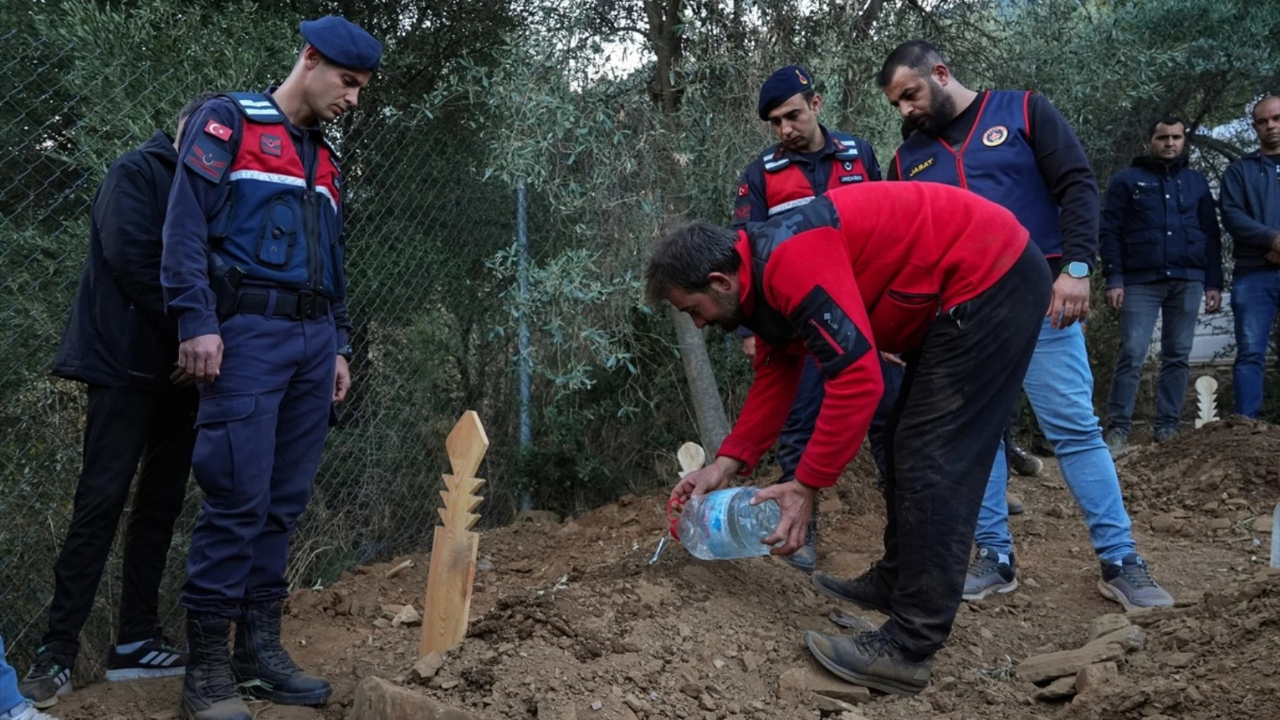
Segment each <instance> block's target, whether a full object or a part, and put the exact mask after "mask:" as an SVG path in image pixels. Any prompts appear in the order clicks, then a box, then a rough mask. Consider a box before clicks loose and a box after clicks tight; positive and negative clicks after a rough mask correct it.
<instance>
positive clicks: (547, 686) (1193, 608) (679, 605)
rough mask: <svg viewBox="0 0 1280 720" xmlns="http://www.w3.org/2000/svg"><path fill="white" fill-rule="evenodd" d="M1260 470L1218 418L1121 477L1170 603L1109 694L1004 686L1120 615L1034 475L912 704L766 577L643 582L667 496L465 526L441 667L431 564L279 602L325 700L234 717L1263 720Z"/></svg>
mask: <svg viewBox="0 0 1280 720" xmlns="http://www.w3.org/2000/svg"><path fill="white" fill-rule="evenodd" d="M864 460H865V458H862V457H861V456H860V461H859V463H858V464H855V467H854V469H853V470H852V471H851V472H849V473H846V475H845V477H844V478H842V480H841V482H840V484H839V485H838V486H837V487H836V488H834V489H832V490H828V491H826V492H824V494H823V497H822V502H821V503H820V505H819V508H820V513H819V543H818V547H819V558H818V563H819V567H820V569H822V570H824V571H827V572H832V573H835V574H839V575H845V576H852V575H857V574H859V573H861V572H862V571H863V570H865V569H866V567H867V564H868V563H870V562H871V561H872V560H874V559H876V557H878V555H879V551H880V547H881V545H880V543H881V533H882V532H883V527H884V511H883V500H882V498H881V497H880V494H879V493H878V492H877V491H876V490H875V487H874V470H873V469H872V466H871V464H870V462H869V461H864ZM1278 464H1280V431H1277V430H1275V429H1273V428H1271V427H1269V426H1264V425H1259V424H1256V423H1249V422H1240V421H1238V420H1235V419H1231V420H1228V421H1224V422H1222V423H1218V424H1216V425H1214V426H1210V427H1207V428H1205V429H1202V430H1200V431H1197V432H1195V433H1190V434H1188V435H1187V436H1185V437H1179V438H1177V439H1175V440H1174V441H1172V442H1170V443H1167V444H1162V445H1160V446H1153V447H1150V448H1143V449H1140V450H1138V451H1137V452H1135V453H1134V454H1133V455H1131V456H1130V457H1129V458H1128V459H1127V460H1126V462H1125V463H1123V464H1122V466H1121V468H1120V473H1121V478H1122V481H1123V483H1124V485H1125V488H1126V492H1127V494H1128V497H1129V500H1130V509H1131V511H1133V513H1134V515H1135V517H1137V518H1138V519H1140V520H1144V521H1145V522H1136V523H1135V525H1134V528H1135V532H1136V533H1137V535H1138V538H1137V540H1138V544H1139V548H1140V549H1141V550H1142V552H1143V553H1144V555H1145V556H1146V557H1147V558H1148V560H1149V561H1150V562H1151V564H1152V568H1153V569H1154V571H1155V573H1156V577H1157V579H1158V580H1160V582H1161V583H1163V584H1164V586H1165V587H1166V588H1168V589H1169V590H1170V591H1171V592H1172V593H1173V594H1174V597H1175V598H1177V599H1178V601H1179V607H1175V608H1172V609H1169V610H1165V611H1159V612H1152V613H1145V614H1141V615H1133V614H1131V615H1130V616H1129V617H1130V618H1131V619H1132V621H1133V622H1135V623H1138V624H1140V625H1142V626H1143V627H1144V628H1145V630H1146V633H1147V643H1146V647H1145V649H1143V650H1140V651H1137V652H1133V653H1131V654H1128V655H1125V656H1124V657H1121V658H1118V659H1117V660H1116V661H1115V662H1116V665H1115V667H1114V668H1108V667H1105V666H1104V667H1101V668H1095V669H1094V670H1091V671H1090V672H1091V673H1092V674H1093V675H1091V677H1092V676H1094V675H1096V676H1097V677H1101V678H1106V679H1105V680H1104V681H1103V682H1101V683H1094V689H1093V690H1091V691H1087V692H1083V693H1081V694H1080V695H1079V696H1077V697H1076V698H1075V699H1071V700H1065V701H1063V700H1057V701H1053V702H1046V701H1042V700H1039V699H1037V698H1038V697H1040V696H1042V692H1041V688H1039V687H1037V686H1036V685H1033V684H1032V683H1030V682H1027V681H1026V680H1023V679H1020V678H1019V677H1018V674H1017V670H1016V668H1017V666H1018V664H1019V663H1020V662H1021V661H1022V660H1024V659H1026V658H1028V657H1031V656H1034V655H1042V654H1046V653H1052V652H1055V651H1059V650H1069V649H1073V648H1079V647H1081V646H1082V645H1084V644H1085V643H1086V642H1087V641H1088V640H1089V639H1090V638H1091V633H1090V626H1091V624H1093V623H1095V621H1097V619H1098V618H1099V617H1100V616H1103V615H1109V614H1114V613H1116V612H1118V611H1119V606H1118V605H1115V604H1114V603H1112V602H1109V601H1108V600H1105V599H1103V598H1102V597H1101V596H1100V594H1099V592H1098V590H1097V588H1096V583H1097V579H1098V576H1099V569H1098V563H1097V560H1096V559H1095V558H1094V556H1093V554H1092V552H1090V548H1089V541H1088V535H1087V531H1086V529H1085V527H1084V525H1083V523H1082V522H1081V521H1080V518H1079V512H1078V511H1077V510H1076V509H1075V508H1074V505H1073V503H1072V501H1071V496H1070V493H1068V492H1067V490H1066V488H1065V486H1064V485H1063V483H1062V481H1061V478H1060V476H1058V474H1057V468H1056V464H1055V463H1054V462H1052V461H1050V462H1047V463H1046V468H1045V471H1044V472H1043V473H1042V475H1041V477H1038V478H1034V479H1025V478H1018V479H1015V480H1014V485H1013V489H1014V490H1015V491H1016V492H1018V493H1020V494H1022V495H1023V498H1024V501H1025V502H1026V504H1027V507H1028V510H1027V513H1026V514H1025V515H1020V516H1016V517H1014V518H1012V519H1011V524H1012V529H1013V531H1014V535H1015V540H1016V542H1017V544H1018V553H1019V555H1018V560H1019V565H1020V569H1019V581H1020V583H1021V585H1020V587H1019V589H1018V591H1017V592H1016V593H1012V594H1010V595H1002V596H998V597H992V598H988V599H987V600H985V601H983V602H980V603H971V604H970V603H967V604H964V605H962V606H961V608H960V613H959V615H958V616H957V618H956V624H955V628H954V631H953V633H952V636H951V638H950V640H949V641H948V643H947V646H946V647H945V648H944V649H943V650H942V651H941V652H940V653H939V654H938V655H937V657H936V658H935V664H934V675H933V684H932V686H931V687H930V688H929V689H928V690H926V691H925V692H924V693H922V694H921V695H920V696H918V697H916V698H913V699H903V698H897V697H893V696H886V695H881V694H879V693H872V692H869V691H867V690H865V689H863V688H858V687H855V686H852V685H849V684H846V683H844V682H842V681H840V680H838V679H836V678H835V677H834V676H832V675H830V674H829V673H827V672H826V671H825V670H823V669H822V668H821V667H819V666H817V665H816V664H815V663H814V662H813V661H812V660H811V658H810V656H809V653H808V651H807V649H806V648H805V647H804V644H803V641H802V637H803V633H804V632H805V631H807V630H818V631H822V632H827V633H840V632H842V629H841V628H839V627H838V626H836V625H835V624H834V623H833V622H832V621H831V619H830V615H831V613H832V612H833V611H840V612H842V613H849V612H856V610H855V609H854V608H852V607H850V606H847V605H844V606H842V605H840V604H839V603H836V602H834V601H831V600H829V599H827V598H826V597H825V596H819V595H817V594H816V593H815V592H814V591H813V590H812V588H811V586H810V585H809V582H808V578H807V577H806V576H804V575H802V574H801V573H798V572H796V571H795V570H793V569H792V568H790V567H789V566H788V565H786V564H785V563H783V562H781V561H780V560H777V559H774V558H755V559H748V560H741V561H733V562H703V561H699V560H696V559H694V558H692V557H691V556H690V555H689V554H688V553H687V552H685V551H684V549H683V548H682V547H680V546H679V545H678V544H673V545H671V546H670V547H669V548H668V550H667V552H666V553H665V555H664V556H663V557H662V559H661V560H660V561H659V562H658V563H657V564H656V565H652V566H651V565H649V558H650V556H651V555H652V553H653V550H654V547H655V545H656V543H657V541H658V539H659V537H661V535H662V533H663V532H664V531H665V528H666V525H667V520H666V517H665V511H664V504H665V499H666V498H665V496H664V495H662V494H655V495H650V496H646V497H640V498H636V497H625V498H623V499H621V500H620V501H619V502H617V503H615V504H613V505H609V506H607V507H603V508H600V509H598V510H595V511H593V512H590V513H586V514H583V515H581V516H579V517H575V518H573V519H571V520H568V521H565V522H553V521H554V520H556V519H555V518H545V517H538V518H536V519H537V520H540V521H541V522H524V523H519V524H515V525H511V526H508V527H504V528H500V529H496V530H492V531H488V532H485V533H484V534H483V535H482V537H481V539H480V563H479V566H478V568H477V574H476V578H475V589H474V596H473V599H472V606H471V620H470V625H469V631H468V636H467V637H466V639H465V640H464V642H463V643H462V644H461V645H460V646H459V647H458V648H456V649H455V650H454V651H452V652H450V653H448V654H447V655H446V656H445V657H444V658H443V662H442V663H440V664H439V666H438V667H436V666H435V665H434V664H424V665H423V666H420V667H419V668H418V669H417V670H416V671H415V664H416V663H417V661H418V657H417V655H418V644H419V638H420V634H421V631H422V630H421V626H420V625H418V624H416V620H415V618H414V616H415V615H417V616H421V615H424V614H425V613H424V612H423V611H424V608H423V593H424V589H425V587H426V583H427V576H428V571H429V567H430V556H429V555H426V554H423V555H413V556H408V557H403V558H396V559H395V560H392V561H390V562H388V563H384V564H379V565H371V566H365V567H360V568H357V569H356V570H355V571H353V572H350V573H347V574H345V575H344V576H343V577H342V578H341V579H339V580H338V581H337V582H335V583H334V584H332V585H331V586H329V587H326V588H321V589H314V590H311V589H304V590H298V591H297V592H295V593H294V594H293V596H292V597H291V598H290V601H289V603H288V606H287V608H288V610H287V612H288V614H287V617H286V619H285V642H286V647H287V648H288V649H289V651H290V652H291V653H292V654H293V656H294V657H295V658H296V659H297V660H298V662H299V663H300V664H301V665H302V666H303V667H305V668H306V669H308V670H310V671H313V672H317V673H320V674H322V675H324V676H325V677H327V678H329V679H330V680H331V681H332V682H333V684H334V697H333V700H332V701H331V703H330V705H329V706H328V707H326V708H322V709H315V710H313V709H309V708H286V707H281V706H271V705H268V704H265V703H254V704H253V706H252V707H253V710H254V713H255V717H257V718H260V719H261V720H271V719H281V718H283V719H284V720H320V719H322V718H323V719H324V720H347V718H348V714H349V712H350V711H351V709H352V705H353V701H354V697H355V689H356V686H357V685H358V684H359V683H360V682H361V680H363V679H365V678H368V677H377V678H382V679H385V680H388V681H390V682H391V683H393V684H394V685H396V686H401V687H404V688H408V689H410V690H412V691H413V692H416V693H421V694H423V695H426V696H429V697H430V698H431V699H433V700H435V701H436V702H438V703H440V704H442V705H445V706H449V707H453V708H457V709H459V710H461V711H464V712H466V713H468V714H469V715H470V716H471V717H473V718H476V719H477V720H548V719H551V720H597V719H598V720H617V719H623V720H634V719H644V720H650V719H657V718H678V719H679V720H689V719H694V720H774V719H781V720H790V719H792V718H797V719H801V718H802V719H804V720H820V719H821V718H827V719H828V720H830V719H835V720H915V719H916V718H944V719H947V720H1049V719H1050V718H1060V717H1066V718H1073V719H1074V718H1087V719H1088V720H1138V718H1150V719H1153V720H1168V719H1169V718H1177V719H1179V720H1181V719H1182V718H1187V719H1189V720H1227V719H1228V718H1231V719H1232V720H1235V719H1236V718H1255V717H1259V718H1260V717H1268V716H1270V714H1272V712H1271V708H1274V707H1277V706H1278V705H1280V686H1278V685H1277V680H1278V678H1277V674H1276V663H1275V660H1274V659H1275V658H1276V657H1278V656H1280V631H1278V630H1277V627H1278V626H1280V579H1278V578H1277V577H1276V576H1274V575H1270V574H1265V573H1264V574H1260V573H1259V568H1260V567H1261V566H1262V565H1265V554H1264V552H1263V551H1264V550H1265V548H1260V547H1259V546H1260V545H1261V544H1262V540H1266V539H1269V538H1268V537H1267V536H1266V535H1265V534H1263V532H1262V529H1261V528H1260V527H1255V526H1258V525H1259V522H1258V519H1260V518H1261V517H1263V516H1264V513H1262V512H1261V511H1262V510H1269V507H1270V503H1274V501H1275V500H1276V499H1280V493H1277V488H1280V480H1278V479H1277V476H1276V474H1275V473H1276V469H1277V465H1278ZM1246 513H1248V514H1247V515H1246ZM1265 516H1266V517H1269V513H1266V514H1265ZM1165 520H1168V521H1176V522H1175V524H1174V525H1171V526H1168V527H1166V526H1165V525H1164V524H1163V523H1164V521H1165ZM1224 522H1226V523H1227V526H1225V527H1223V523H1224ZM1178 523H1180V524H1178ZM1148 528H1155V531H1154V532H1149V530H1148ZM1269 529H1270V526H1269V524H1267V530H1269ZM1188 534H1189V535H1193V536H1194V538H1191V537H1185V536H1186V535H1188ZM1260 555H1261V556H1262V559H1260V557H1259V556H1260ZM405 561H412V566H411V567H402V566H403V565H405ZM406 605H409V606H412V607H413V609H414V612H412V613H410V612H407V611H405V610H404V606H406ZM867 618H868V619H869V620H872V621H873V622H880V621H882V620H883V617H881V616H878V615H875V614H869V615H868V616H867ZM406 620H407V622H406ZM180 684H181V682H180V678H175V679H168V680H158V681H148V682H143V683H134V684H114V685H113V684H105V683H102V684H98V685H95V686H91V687H89V688H85V689H78V690H77V691H76V692H75V693H72V694H71V695H69V696H67V697H66V698H64V699H63V700H62V701H61V702H60V703H59V705H58V706H57V707H56V708H55V710H56V712H57V715H58V716H59V717H62V718H64V720H90V719H92V720H102V719H106V720H115V719H117V718H120V719H123V718H130V719H132V718H152V719H154V720H167V719H169V718H173V717H174V713H173V711H174V709H175V707H176V703H177V699H178V695H179V692H180ZM1068 695H1069V694H1068Z"/></svg>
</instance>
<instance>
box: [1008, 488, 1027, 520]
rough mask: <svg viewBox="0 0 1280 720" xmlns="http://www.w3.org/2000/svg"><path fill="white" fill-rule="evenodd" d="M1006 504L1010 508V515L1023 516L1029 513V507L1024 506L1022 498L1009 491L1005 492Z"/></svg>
mask: <svg viewBox="0 0 1280 720" xmlns="http://www.w3.org/2000/svg"><path fill="white" fill-rule="evenodd" d="M1004 504H1005V505H1008V506H1009V514H1010V515H1021V514H1022V513H1024V512H1026V511H1027V506H1026V505H1023V504H1022V498H1020V497H1018V496H1017V495H1014V494H1013V493H1011V492H1009V491H1008V490H1005V491H1004Z"/></svg>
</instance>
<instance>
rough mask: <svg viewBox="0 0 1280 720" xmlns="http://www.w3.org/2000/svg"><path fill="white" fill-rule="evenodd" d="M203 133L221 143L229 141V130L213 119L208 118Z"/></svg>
mask: <svg viewBox="0 0 1280 720" xmlns="http://www.w3.org/2000/svg"><path fill="white" fill-rule="evenodd" d="M204 131H205V132H206V133H208V134H210V135H212V136H214V137H216V138H218V139H219V140H221V141H223V142H226V141H228V140H230V139H231V128H229V127H227V126H226V125H223V124H222V123H220V122H218V121H217V120H216V119H214V118H209V122H208V123H207V124H205V126H204Z"/></svg>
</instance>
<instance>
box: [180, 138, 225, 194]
mask: <svg viewBox="0 0 1280 720" xmlns="http://www.w3.org/2000/svg"><path fill="white" fill-rule="evenodd" d="M207 144H208V143H207V142H206V141H203V140H201V139H200V138H197V139H196V141H195V143H193V144H192V145H191V150H190V151H189V152H188V153H187V157H186V159H185V160H184V161H183V162H184V164H185V165H186V166H187V167H189V168H191V169H192V170H194V171H196V174H198V175H199V176H200V177H202V178H204V179H205V180H208V181H209V182H211V183H217V182H218V181H220V180H222V175H223V173H225V172H226V171H227V164H228V163H230V162H231V155H229V154H227V152H226V151H225V150H223V149H221V148H219V147H217V146H216V145H209V146H208V147H205V145H207Z"/></svg>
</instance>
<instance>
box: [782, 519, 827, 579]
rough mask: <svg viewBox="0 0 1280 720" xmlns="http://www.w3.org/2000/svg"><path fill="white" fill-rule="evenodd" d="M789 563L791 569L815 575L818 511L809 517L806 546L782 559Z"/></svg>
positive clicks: (805, 538) (805, 539)
mask: <svg viewBox="0 0 1280 720" xmlns="http://www.w3.org/2000/svg"><path fill="white" fill-rule="evenodd" d="M782 559H783V560H786V561H787V564H788V565H790V566H791V567H793V568H795V569H797V570H799V571H800V572H802V573H804V574H806V575H812V574H813V568H814V566H815V565H817V564H818V510H817V508H814V511H813V513H812V514H811V515H809V529H808V531H807V532H806V533H805V536H804V546H803V547H801V548H800V549H799V550H797V551H795V552H794V553H791V554H790V555H785V556H783V558H782Z"/></svg>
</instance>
